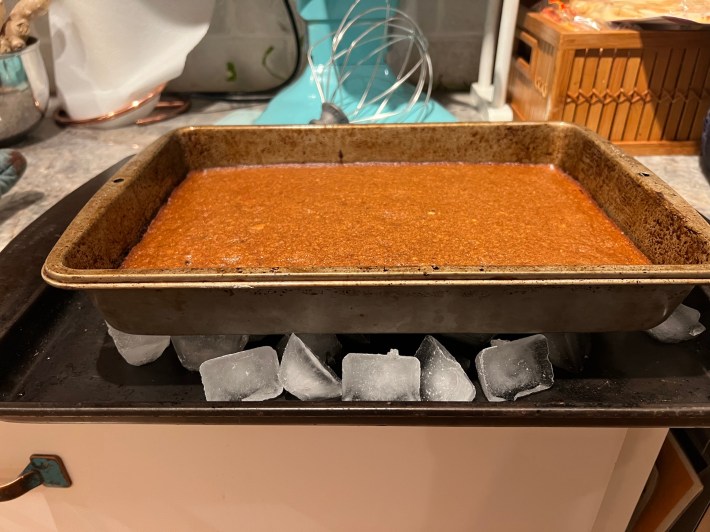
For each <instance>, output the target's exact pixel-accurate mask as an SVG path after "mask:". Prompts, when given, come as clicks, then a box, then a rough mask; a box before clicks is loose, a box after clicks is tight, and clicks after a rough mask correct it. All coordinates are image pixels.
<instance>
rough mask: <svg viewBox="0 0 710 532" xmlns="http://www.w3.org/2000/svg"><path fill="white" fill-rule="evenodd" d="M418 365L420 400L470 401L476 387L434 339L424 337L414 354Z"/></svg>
mask: <svg viewBox="0 0 710 532" xmlns="http://www.w3.org/2000/svg"><path fill="white" fill-rule="evenodd" d="M415 356H416V357H417V358H418V359H419V363H420V364H421V396H422V400H423V401H473V399H474V397H476V388H475V387H474V385H473V383H472V382H471V380H470V379H469V378H468V376H467V375H466V372H465V371H464V370H463V368H462V367H461V364H459V363H458V362H457V361H456V359H455V358H454V357H453V356H451V353H449V352H448V351H447V350H446V348H445V347H444V346H443V345H441V344H440V343H439V342H438V341H437V340H436V339H434V337H433V336H426V337H425V338H424V340H423V341H422V343H421V345H420V346H419V349H417V353H416V355H415Z"/></svg>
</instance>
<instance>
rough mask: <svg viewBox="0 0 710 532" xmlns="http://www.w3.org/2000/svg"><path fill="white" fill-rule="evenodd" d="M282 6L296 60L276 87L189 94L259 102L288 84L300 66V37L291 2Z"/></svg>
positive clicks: (204, 97) (266, 99)
mask: <svg viewBox="0 0 710 532" xmlns="http://www.w3.org/2000/svg"><path fill="white" fill-rule="evenodd" d="M283 5H284V8H285V9H286V14H287V15H288V21H289V23H290V25H291V33H292V35H293V41H294V49H295V50H296V61H295V62H294V65H293V70H292V71H291V74H289V76H288V78H286V79H285V80H284V81H282V82H281V83H279V84H278V85H277V86H276V87H274V88H272V89H269V90H266V91H254V92H193V93H190V96H193V97H195V98H202V99H206V100H223V101H233V102H245V101H246V102H250V101H251V102H259V101H268V100H270V99H271V98H273V97H274V96H276V94H277V93H278V92H279V91H280V90H281V89H283V88H284V87H285V86H286V85H289V84H290V83H291V82H292V81H293V80H294V79H295V78H296V76H297V75H298V73H299V72H300V70H301V69H300V67H301V39H300V36H299V34H298V26H297V25H296V16H295V15H294V13H293V8H292V7H291V2H290V1H289V0H283Z"/></svg>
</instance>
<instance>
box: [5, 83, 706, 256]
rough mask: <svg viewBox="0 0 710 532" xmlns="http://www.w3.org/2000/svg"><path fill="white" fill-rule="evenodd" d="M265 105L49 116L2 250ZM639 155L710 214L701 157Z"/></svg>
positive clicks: (206, 104) (469, 116)
mask: <svg viewBox="0 0 710 532" xmlns="http://www.w3.org/2000/svg"><path fill="white" fill-rule="evenodd" d="M440 101H442V103H443V104H444V105H445V106H446V108H447V109H449V111H451V112H452V113H453V114H454V115H455V116H456V117H457V118H459V119H460V120H463V121H476V120H477V119H479V117H478V115H477V113H476V111H475V110H473V109H472V108H471V107H470V106H469V105H468V101H467V96H466V95H446V96H444V97H443V98H440ZM264 106H265V105H264V104H249V103H227V102H214V101H209V100H193V105H192V109H191V110H190V112H188V113H186V114H184V115H181V116H178V117H176V118H173V119H171V120H168V121H165V122H160V123H157V124H152V125H147V126H128V127H123V128H118V129H106V130H101V129H86V128H60V127H58V126H57V125H55V123H54V122H53V121H52V120H51V119H50V118H45V119H44V121H43V122H42V123H41V124H40V127H39V128H37V129H36V130H35V131H34V133H32V135H31V136H30V137H28V138H27V139H25V141H24V142H22V143H21V144H19V145H17V146H16V148H18V149H20V150H21V151H22V152H23V154H24V155H25V157H26V158H27V161H28V168H27V172H26V173H25V175H24V177H23V178H22V179H21V180H20V182H19V183H18V184H17V185H16V186H15V188H13V189H12V190H11V191H10V192H9V193H7V194H5V195H4V196H3V197H1V198H0V250H1V249H2V248H4V247H5V246H6V245H7V244H8V242H10V240H12V239H13V238H14V237H15V236H17V235H18V234H19V233H20V232H21V231H22V230H23V229H24V228H25V227H27V226H28V225H29V224H30V223H31V222H32V221H34V220H35V219H36V218H37V217H39V216H40V215H41V214H42V213H43V212H45V211H46V210H47V209H48V208H49V207H51V206H52V205H54V204H55V203H57V202H58V201H59V200H61V199H62V198H63V197H64V196H66V195H67V194H68V193H70V192H71V191H73V190H74V189H76V188H77V187H79V186H80V185H82V184H83V183H85V182H86V181H88V180H89V179H91V178H92V177H94V176H95V175H97V174H98V173H100V172H101V171H102V170H105V169H106V168H108V167H109V166H111V165H112V164H114V163H116V162H118V161H120V160H121V159H123V158H124V157H127V156H129V155H133V154H135V153H136V152H138V151H139V150H141V149H142V148H143V147H145V146H147V145H148V144H150V143H151V142H152V141H153V140H155V139H156V138H158V137H159V136H161V135H162V134H164V133H167V132H169V131H171V130H172V129H175V128H178V127H183V126H193V125H210V124H214V123H215V122H217V121H218V120H220V119H221V118H223V117H225V116H226V115H228V114H229V113H231V112H233V111H234V110H235V109H241V110H242V112H243V113H244V115H245V116H246V117H248V116H253V117H255V116H256V115H258V113H259V112H260V111H261V110H262V109H263V108H264ZM48 116H51V113H49V114H48ZM638 160H640V161H641V162H642V163H643V164H644V165H646V166H647V167H648V168H650V169H651V170H652V171H653V172H655V173H656V174H658V175H659V176H660V177H661V178H663V179H664V180H665V181H666V182H668V184H670V185H671V186H672V187H673V188H674V189H675V190H676V191H677V192H678V193H679V194H681V195H682V196H683V197H684V198H685V199H686V200H688V201H689V202H690V203H691V204H692V205H693V206H694V207H695V208H696V209H698V210H699V211H700V212H701V213H702V214H704V215H705V216H706V217H710V177H706V176H705V175H704V174H703V172H702V171H701V168H700V162H699V158H698V157H697V156H645V157H638Z"/></svg>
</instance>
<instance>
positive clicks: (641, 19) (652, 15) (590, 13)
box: [536, 0, 710, 30]
mask: <svg viewBox="0 0 710 532" xmlns="http://www.w3.org/2000/svg"><path fill="white" fill-rule="evenodd" d="M536 10H537V11H541V12H542V13H544V14H546V15H547V16H549V17H551V18H552V19H553V20H556V21H557V22H559V23H562V24H568V25H572V26H574V27H578V28H580V29H595V30H603V29H612V28H619V27H628V26H629V25H634V26H638V25H643V26H645V25H649V24H653V25H661V26H663V27H664V28H665V27H668V28H671V27H676V26H684V27H687V26H688V25H691V26H694V25H710V2H708V0H545V1H544V2H541V3H540V4H538V5H537V6H536Z"/></svg>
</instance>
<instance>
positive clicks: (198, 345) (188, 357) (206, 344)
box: [172, 334, 249, 371]
mask: <svg viewBox="0 0 710 532" xmlns="http://www.w3.org/2000/svg"><path fill="white" fill-rule="evenodd" d="M172 341H173V347H174V348H175V352H176V353H177V356H178V359H179V360H180V363H181V364H182V365H183V366H184V367H185V368H187V369H189V370H191V371H197V370H198V369H200V365H201V364H202V363H203V362H205V361H206V360H210V359H211V358H217V357H221V356H224V355H229V354H232V353H236V352H238V351H241V350H242V349H244V346H245V345H247V342H249V336H248V335H246V334H213V335H209V336H200V335H190V336H173V337H172Z"/></svg>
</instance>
